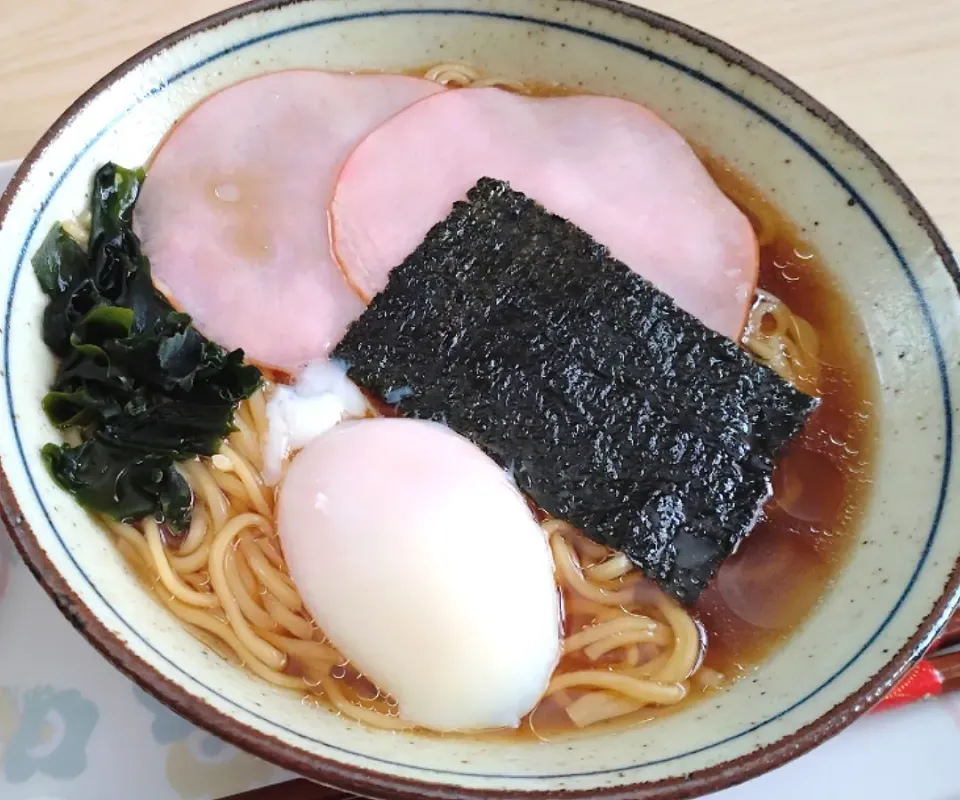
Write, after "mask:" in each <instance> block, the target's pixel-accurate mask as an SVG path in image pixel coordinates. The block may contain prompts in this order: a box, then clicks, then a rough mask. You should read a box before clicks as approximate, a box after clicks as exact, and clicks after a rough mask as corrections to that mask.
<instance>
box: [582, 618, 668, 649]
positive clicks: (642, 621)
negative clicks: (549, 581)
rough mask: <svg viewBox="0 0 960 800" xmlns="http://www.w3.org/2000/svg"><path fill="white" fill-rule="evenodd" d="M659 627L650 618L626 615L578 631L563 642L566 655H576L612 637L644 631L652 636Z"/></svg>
mask: <svg viewBox="0 0 960 800" xmlns="http://www.w3.org/2000/svg"><path fill="white" fill-rule="evenodd" d="M657 627H658V623H657V621H656V620H653V619H650V618H649V617H639V616H638V617H628V616H624V615H620V616H617V617H616V618H614V619H612V620H610V621H609V622H604V623H601V624H600V625H592V626H590V627H588V628H584V629H583V630H580V631H578V632H577V633H575V634H573V635H572V636H568V637H567V638H566V639H565V640H564V642H563V652H564V653H574V652H576V651H577V650H580V649H581V648H583V647H586V646H587V645H590V644H593V643H594V642H598V641H600V640H601V639H606V638H608V637H610V636H617V635H620V634H623V633H628V632H629V633H634V632H637V631H642V632H644V633H649V634H652V633H653V632H654V631H655V630H656V629H657Z"/></svg>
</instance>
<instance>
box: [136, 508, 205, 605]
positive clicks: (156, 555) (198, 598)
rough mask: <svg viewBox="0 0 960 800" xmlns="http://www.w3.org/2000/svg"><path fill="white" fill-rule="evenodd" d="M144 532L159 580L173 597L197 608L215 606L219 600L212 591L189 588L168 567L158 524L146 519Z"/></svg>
mask: <svg viewBox="0 0 960 800" xmlns="http://www.w3.org/2000/svg"><path fill="white" fill-rule="evenodd" d="M143 527H144V534H145V535H146V538H147V547H148V548H150V555H151V556H152V557H153V563H154V566H155V568H156V570H157V574H158V575H159V576H160V580H161V581H162V582H163V585H164V586H165V587H166V589H167V591H169V592H170V594H172V595H173V596H174V597H176V598H177V600H179V601H180V602H182V603H186V604H187V605H190V606H197V607H199V608H217V607H218V606H219V605H220V600H219V598H218V597H217V595H215V594H213V593H212V592H198V591H196V590H195V589H191V588H190V587H189V586H188V585H187V584H185V583H184V582H183V581H182V580H180V578H179V577H178V576H177V573H176V572H174V571H173V570H172V569H171V568H170V564H169V563H168V562H167V555H166V552H165V551H164V549H163V542H162V540H161V536H160V526H159V525H157V523H156V522H155V521H154V520H152V519H146V520H144V522H143Z"/></svg>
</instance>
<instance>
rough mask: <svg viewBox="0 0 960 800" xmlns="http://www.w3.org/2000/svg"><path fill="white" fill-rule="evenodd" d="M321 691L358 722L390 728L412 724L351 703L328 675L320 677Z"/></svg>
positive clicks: (410, 726) (339, 709)
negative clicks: (321, 682)
mask: <svg viewBox="0 0 960 800" xmlns="http://www.w3.org/2000/svg"><path fill="white" fill-rule="evenodd" d="M322 681H323V692H324V694H325V695H326V696H327V697H328V698H329V700H330V702H331V703H333V704H334V706H336V708H337V710H338V711H339V712H340V713H341V714H343V715H344V716H345V717H350V718H351V719H355V720H357V721H358V722H363V723H366V724H367V725H373V726H374V727H376V728H389V729H390V730H395V731H400V730H407V729H409V728H412V727H413V726H412V725H411V724H410V723H408V722H404V721H403V720H401V719H400V718H399V717H388V716H387V715H386V714H379V713H377V712H376V711H371V710H370V709H368V708H364V707H363V706H359V705H356V704H354V703H351V702H350V701H349V700H347V698H346V697H344V695H343V692H341V691H340V687H339V686H337V682H336V681H335V680H334V679H333V678H330V677H324V678H322Z"/></svg>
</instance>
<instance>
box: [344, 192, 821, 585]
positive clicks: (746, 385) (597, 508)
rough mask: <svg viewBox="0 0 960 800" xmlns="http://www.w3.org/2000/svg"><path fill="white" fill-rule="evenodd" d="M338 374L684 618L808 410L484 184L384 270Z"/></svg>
mask: <svg viewBox="0 0 960 800" xmlns="http://www.w3.org/2000/svg"><path fill="white" fill-rule="evenodd" d="M334 356H335V357H337V358H340V359H342V360H344V361H345V362H346V363H347V364H348V366H349V374H350V377H351V378H352V379H353V380H354V381H356V382H357V383H358V384H360V385H361V386H362V387H364V388H365V389H367V390H368V391H370V392H372V393H373V394H375V395H377V396H379V397H380V398H382V399H383V400H384V402H386V403H387V404H389V405H391V406H393V407H394V408H395V409H396V410H397V412H399V413H400V414H402V415H405V416H410V417H416V418H420V419H430V420H434V421H437V422H442V423H445V424H446V425H448V426H450V427H451V428H452V429H454V430H455V431H457V432H458V433H460V434H462V435H463V436H465V437H467V438H468V439H470V440H472V441H473V442H475V443H476V444H477V445H478V446H480V447H481V448H482V449H483V450H485V451H486V452H487V453H488V454H489V455H490V456H492V457H493V458H494V459H496V460H497V461H498V462H500V463H501V464H503V465H504V466H505V467H507V468H508V469H510V470H511V471H512V472H513V474H514V476H515V478H516V481H517V484H518V485H519V487H520V489H521V490H523V491H524V492H525V493H527V494H528V495H529V496H530V497H531V498H532V499H533V500H534V501H535V502H536V503H537V504H538V505H539V506H541V507H542V508H543V509H544V510H545V511H547V512H548V513H549V514H551V515H553V516H556V517H559V518H561V519H565V520H567V521H569V522H570V523H572V524H574V525H576V526H578V527H579V528H581V529H582V530H583V531H584V532H585V533H586V534H587V535H588V536H590V537H591V538H592V539H594V540H596V541H598V542H601V543H603V544H606V545H609V546H610V547H612V548H615V549H617V550H621V551H623V552H624V553H626V554H627V556H628V557H629V558H630V559H631V560H632V561H633V562H634V563H636V564H637V565H638V566H639V567H640V568H641V569H642V570H643V572H644V573H645V574H647V575H648V576H649V577H651V578H653V579H654V580H656V581H657V582H658V583H659V584H660V586H662V587H663V588H664V589H665V590H666V591H667V592H669V593H670V594H671V595H673V596H674V597H676V598H677V599H678V600H680V601H681V602H683V603H686V604H689V603H692V602H693V601H694V600H696V598H697V597H698V596H699V594H700V592H701V591H702V590H703V588H704V586H705V585H706V583H707V582H708V581H709V579H710V578H711V576H712V575H713V574H714V573H715V572H716V570H717V568H718V567H719V565H720V563H721V561H722V560H723V559H724V558H726V557H727V556H728V555H729V554H730V553H731V552H732V550H733V549H734V547H735V546H736V545H737V543H738V542H739V541H740V539H742V538H743V536H745V535H746V534H747V533H748V532H749V531H750V529H751V528H752V527H753V525H754V524H755V522H756V521H757V518H758V517H759V515H760V514H761V512H762V507H763V504H764V502H765V501H766V500H767V499H768V497H769V495H770V477H771V473H772V471H773V460H774V456H775V455H776V453H777V451H778V450H779V449H780V448H781V446H782V445H783V444H784V443H785V442H786V441H787V440H789V439H790V438H791V437H793V436H795V435H796V434H797V433H798V432H799V431H800V429H801V427H802V426H803V424H804V422H805V420H806V418H807V416H808V415H809V413H810V412H811V411H812V410H813V409H814V408H815V407H816V403H817V401H816V400H815V399H813V398H811V397H808V396H806V395H804V394H801V393H800V392H798V391H796V390H795V389H794V388H793V387H791V386H790V385H789V384H788V383H786V382H785V381H783V380H782V379H781V378H780V377H779V376H778V375H777V374H776V373H775V372H773V371H772V370H770V369H768V368H766V367H764V366H762V365H760V364H759V363H757V362H756V361H754V360H753V359H752V358H751V357H750V356H749V355H748V354H747V353H746V352H745V351H744V350H743V349H741V348H740V347H739V346H737V345H736V344H734V343H733V342H731V341H730V340H728V339H726V338H724V337H722V336H720V335H719V334H716V333H714V332H713V331H711V330H709V329H708V328H706V327H704V326H703V325H702V324H701V323H700V322H699V320H697V319H696V318H694V317H693V316H691V315H690V314H687V313H686V312H685V311H683V310H681V309H680V308H678V307H677V306H676V304H675V303H674V302H673V301H672V300H671V299H670V298H669V297H668V296H667V295H665V294H663V293H662V292H660V291H658V290H657V289H655V288H654V287H653V286H652V285H651V284H650V283H648V282H647V281H645V280H643V279H642V278H640V277H638V276H637V275H636V274H634V273H633V272H631V271H630V270H629V269H628V268H627V267H626V266H624V265H623V264H622V263H620V262H619V261H617V260H616V259H614V258H612V257H611V256H610V254H609V253H608V252H607V250H606V248H605V247H604V246H602V245H600V244H598V243H597V242H595V241H594V240H593V239H591V238H590V237H589V236H588V235H587V234H586V233H584V232H583V231H582V230H580V229H579V228H577V227H576V226H574V225H572V224H571V223H569V222H567V221H565V220H564V219H562V218H560V217H558V216H556V215H553V214H550V213H549V212H547V211H546V210H544V209H543V208H542V207H541V206H539V205H538V204H537V203H535V202H534V201H533V200H531V199H529V198H527V197H526V196H525V195H523V194H520V193H519V192H515V191H513V190H512V189H511V188H510V187H509V186H508V185H507V184H505V183H502V182H500V181H495V180H492V179H489V178H484V179H482V180H481V181H480V182H479V183H478V184H477V185H476V186H475V187H474V188H473V189H472V190H471V191H470V192H469V193H468V196H467V201H466V202H460V203H457V204H456V205H455V206H454V208H453V210H452V212H451V213H450V215H449V216H448V217H447V218H446V219H445V220H444V221H443V222H441V223H439V224H438V225H436V226H435V227H434V228H433V229H432V230H431V231H430V233H429V234H428V235H427V237H426V239H425V240H424V241H423V243H422V244H421V245H420V247H419V248H418V249H417V250H416V251H415V252H414V253H413V254H412V255H411V256H410V257H409V258H407V259H406V260H405V261H404V263H403V264H402V265H400V266H399V267H397V268H396V269H394V270H393V272H392V273H391V274H390V279H389V282H388V284H387V287H386V288H385V289H384V291H383V292H381V293H380V294H379V295H377V297H376V298H374V300H373V302H372V303H371V304H370V306H369V308H368V309H367V310H366V311H365V312H364V314H363V315H362V316H361V317H360V318H359V319H358V320H357V321H356V322H355V323H354V324H353V325H352V326H351V327H350V329H349V330H348V331H347V334H346V336H345V337H344V339H343V340H342V341H341V342H340V344H339V345H338V347H337V348H336V351H335V353H334ZM464 511H465V513H471V509H465V510H464ZM475 511H476V513H482V509H476V510H475Z"/></svg>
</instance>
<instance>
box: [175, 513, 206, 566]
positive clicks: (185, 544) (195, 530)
mask: <svg viewBox="0 0 960 800" xmlns="http://www.w3.org/2000/svg"><path fill="white" fill-rule="evenodd" d="M208 524H209V520H208V519H207V512H206V510H205V509H204V507H203V506H202V505H200V504H199V503H198V504H197V507H196V508H195V509H194V510H193V519H191V520H190V527H189V529H188V530H187V535H186V536H184V537H183V541H182V542H180V544H179V545H178V546H177V552H176V555H177V556H179V557H181V558H182V557H184V556H188V555H190V554H191V553H194V552H196V551H197V550H198V549H199V548H200V546H201V545H202V544H203V540H204V539H205V538H206V535H207V525H208Z"/></svg>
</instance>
